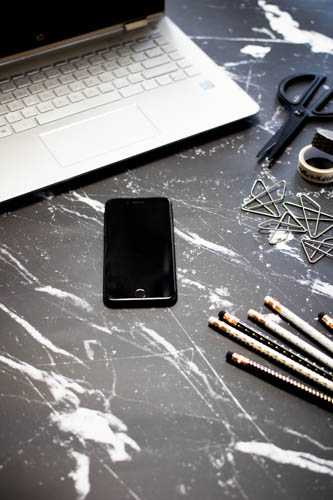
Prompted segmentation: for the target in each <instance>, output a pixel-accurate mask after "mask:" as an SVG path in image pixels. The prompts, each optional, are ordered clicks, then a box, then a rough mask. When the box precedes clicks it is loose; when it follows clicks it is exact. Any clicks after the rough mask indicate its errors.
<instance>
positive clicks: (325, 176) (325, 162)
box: [298, 144, 333, 184]
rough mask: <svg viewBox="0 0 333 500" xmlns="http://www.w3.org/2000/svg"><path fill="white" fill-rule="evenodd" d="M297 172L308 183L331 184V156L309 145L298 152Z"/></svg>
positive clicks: (332, 160)
mask: <svg viewBox="0 0 333 500" xmlns="http://www.w3.org/2000/svg"><path fill="white" fill-rule="evenodd" d="M298 172H299V173H300V174H301V176H302V177H304V179H306V180H307V181H310V182H315V183H317V184H328V183H329V182H333V156H332V155H330V154H328V153H325V152H324V151H320V150H319V149H317V148H315V147H313V145H312V144H309V145H308V146H305V147H304V148H303V149H301V151H300V152H299V155H298Z"/></svg>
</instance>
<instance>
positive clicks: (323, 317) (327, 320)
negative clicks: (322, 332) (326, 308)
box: [318, 312, 333, 332]
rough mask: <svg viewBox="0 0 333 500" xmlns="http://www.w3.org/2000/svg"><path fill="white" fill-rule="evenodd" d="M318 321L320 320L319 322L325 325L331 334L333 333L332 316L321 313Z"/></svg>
mask: <svg viewBox="0 0 333 500" xmlns="http://www.w3.org/2000/svg"><path fill="white" fill-rule="evenodd" d="M318 319H319V321H321V322H322V324H323V325H325V326H327V328H328V329H329V330H330V331H331V332H333V318H332V317H331V316H329V315H328V314H325V313H323V312H321V313H319V314H318Z"/></svg>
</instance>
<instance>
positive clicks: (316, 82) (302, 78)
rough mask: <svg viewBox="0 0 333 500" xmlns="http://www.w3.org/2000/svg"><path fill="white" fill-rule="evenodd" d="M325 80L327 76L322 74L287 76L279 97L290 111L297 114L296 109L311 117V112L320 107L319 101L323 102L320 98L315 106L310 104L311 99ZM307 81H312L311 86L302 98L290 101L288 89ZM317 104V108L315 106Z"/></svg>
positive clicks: (279, 88) (283, 81)
mask: <svg viewBox="0 0 333 500" xmlns="http://www.w3.org/2000/svg"><path fill="white" fill-rule="evenodd" d="M325 80H326V75H324V74H321V73H297V74H296V75H292V76H287V78H284V79H283V80H282V81H281V82H280V84H279V87H278V97H279V99H280V101H281V102H282V104H283V105H284V106H285V108H286V109H288V111H290V112H295V111H296V109H299V112H302V113H307V114H308V116H309V112H312V110H313V109H314V108H315V107H317V106H318V105H319V102H318V101H320V102H321V100H322V97H320V98H319V99H318V100H317V101H316V102H315V103H314V104H312V105H311V104H310V102H311V99H312V98H313V96H314V95H315V93H316V92H317V90H318V89H319V87H321V86H322V84H323V83H324V81H325ZM307 81H310V86H309V87H307V88H306V90H305V92H304V93H303V94H302V95H301V97H300V98H299V99H298V100H296V101H292V100H290V99H289V97H288V94H287V91H288V88H289V87H291V86H292V85H294V84H295V83H299V82H302V83H304V82H307ZM316 103H317V106H315V104H316Z"/></svg>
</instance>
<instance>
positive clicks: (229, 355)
mask: <svg viewBox="0 0 333 500" xmlns="http://www.w3.org/2000/svg"><path fill="white" fill-rule="evenodd" d="M232 355H233V353H232V352H231V351H228V352H227V354H226V356H225V359H226V360H227V361H232Z"/></svg>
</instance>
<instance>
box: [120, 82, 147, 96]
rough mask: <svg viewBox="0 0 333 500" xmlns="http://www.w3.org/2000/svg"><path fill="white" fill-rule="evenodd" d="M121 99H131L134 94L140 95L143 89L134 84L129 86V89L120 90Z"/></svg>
mask: <svg viewBox="0 0 333 500" xmlns="http://www.w3.org/2000/svg"><path fill="white" fill-rule="evenodd" d="M119 92H120V93H121V95H122V96H123V97H131V96H133V95H136V94H140V93H141V92H143V88H142V87H141V85H140V84H139V83H136V84H135V85H131V86H130V87H125V88H124V89H121V90H120V91H119Z"/></svg>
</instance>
